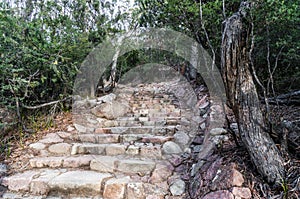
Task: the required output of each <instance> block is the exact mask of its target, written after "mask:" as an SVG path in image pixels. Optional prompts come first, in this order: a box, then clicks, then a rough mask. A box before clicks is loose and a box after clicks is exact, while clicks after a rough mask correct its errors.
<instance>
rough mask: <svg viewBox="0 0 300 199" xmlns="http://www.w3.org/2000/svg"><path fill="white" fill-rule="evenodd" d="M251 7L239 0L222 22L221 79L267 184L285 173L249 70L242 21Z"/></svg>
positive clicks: (246, 142)
mask: <svg viewBox="0 0 300 199" xmlns="http://www.w3.org/2000/svg"><path fill="white" fill-rule="evenodd" d="M250 6H251V5H250V3H249V2H242V3H241V6H240V9H239V11H238V12H237V13H235V14H233V15H232V16H231V17H229V18H228V19H227V20H226V21H225V22H224V30H223V35H222V73H223V79H224V83H225V86H226V94H227V97H228V103H229V106H230V107H231V108H232V109H233V112H234V114H235V117H236V120H237V121H238V125H239V134H240V137H241V139H242V141H243V143H244V145H245V146H246V148H247V150H248V152H249V154H250V156H251V159H252V162H253V163H254V165H255V166H256V168H257V169H258V171H259V173H260V174H261V175H262V176H263V177H264V178H265V179H266V180H267V181H268V182H269V183H276V184H280V183H281V182H282V180H283V179H284V174H285V171H284V164H283V158H282V157H281V156H280V153H279V151H278V149H277V148H276V146H275V144H274V142H273V140H272V139H271V137H270V136H269V134H268V132H266V130H265V129H266V128H265V127H266V122H265V119H264V117H263V114H262V112H261V109H260V101H259V99H258V95H257V91H256V88H255V85H254V82H253V78H252V75H251V72H250V69H249V68H250V66H249V65H250V60H249V48H250V45H249V46H248V44H249V42H248V40H249V38H248V37H249V31H248V30H249V29H248V27H247V26H249V25H248V24H244V23H245V17H246V15H247V12H248V9H249V8H250Z"/></svg>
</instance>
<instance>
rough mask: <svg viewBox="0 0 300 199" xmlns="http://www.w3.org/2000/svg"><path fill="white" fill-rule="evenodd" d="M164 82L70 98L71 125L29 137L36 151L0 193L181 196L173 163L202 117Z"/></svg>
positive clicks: (109, 198) (114, 198)
mask: <svg viewBox="0 0 300 199" xmlns="http://www.w3.org/2000/svg"><path fill="white" fill-rule="evenodd" d="M169 86H170V85H169V84H166V83H152V84H141V85H138V86H137V87H128V86H124V85H123V86H120V89H119V90H118V92H117V94H109V95H106V96H104V97H101V98H98V99H94V100H78V101H76V102H75V104H74V106H73V110H75V111H74V125H73V126H69V127H68V129H66V131H60V132H56V133H50V134H48V135H46V136H45V137H43V139H41V140H39V141H37V142H36V143H32V144H30V147H31V148H32V149H34V150H35V153H36V154H38V155H35V156H34V157H33V158H31V159H30V160H29V166H28V168H26V171H24V172H20V173H15V174H14V175H11V176H8V177H6V178H4V179H3V182H2V184H3V185H5V186H7V187H8V190H9V191H8V192H7V193H5V194H4V195H3V196H2V197H3V198H7V199H8V198H28V199H29V198H34V199H35V198H36V199H38V198H48V199H50V198H53V199H54V198H99V199H100V198H103V199H179V198H180V199H181V198H185V196H186V183H185V182H184V181H183V180H182V179H181V177H180V174H178V173H177V171H176V166H178V162H180V155H182V154H184V153H190V152H191V149H190V148H189V146H190V143H191V142H192V140H193V138H194V137H195V136H196V134H197V128H198V126H199V123H200V122H201V121H202V122H203V120H204V118H203V117H201V116H199V115H197V114H194V113H193V112H192V111H191V110H190V109H188V108H187V107H183V105H182V104H180V100H179V99H178V98H177V97H176V96H174V95H173V94H172V93H171V92H170V90H168V89H169V88H170V87H169ZM207 107H208V104H206V105H205V106H203V107H202V109H203V110H204V109H206V108H207ZM204 117H205V116H204ZM202 126H203V125H202ZM203 128H205V126H204V127H203Z"/></svg>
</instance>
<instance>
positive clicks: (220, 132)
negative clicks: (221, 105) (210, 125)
mask: <svg viewBox="0 0 300 199" xmlns="http://www.w3.org/2000/svg"><path fill="white" fill-rule="evenodd" d="M226 133H227V131H226V129H223V128H214V129H212V130H210V135H212V136H216V135H224V134H226Z"/></svg>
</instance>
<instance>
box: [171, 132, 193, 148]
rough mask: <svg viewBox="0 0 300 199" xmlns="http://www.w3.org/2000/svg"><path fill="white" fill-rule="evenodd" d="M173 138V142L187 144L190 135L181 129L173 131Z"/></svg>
mask: <svg viewBox="0 0 300 199" xmlns="http://www.w3.org/2000/svg"><path fill="white" fill-rule="evenodd" d="M174 139H175V142H176V143H178V144H180V145H181V146H185V145H187V144H188V143H189V141H190V137H189V136H188V135H187V134H186V133H184V132H182V131H178V132H177V133H175V135H174Z"/></svg>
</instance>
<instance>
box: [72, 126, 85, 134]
mask: <svg viewBox="0 0 300 199" xmlns="http://www.w3.org/2000/svg"><path fill="white" fill-rule="evenodd" d="M74 126H75V128H76V130H77V131H78V132H79V133H86V132H87V128H86V127H84V126H82V125H80V124H74Z"/></svg>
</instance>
